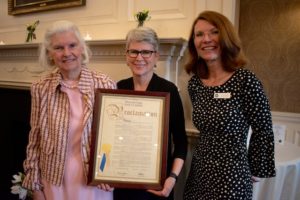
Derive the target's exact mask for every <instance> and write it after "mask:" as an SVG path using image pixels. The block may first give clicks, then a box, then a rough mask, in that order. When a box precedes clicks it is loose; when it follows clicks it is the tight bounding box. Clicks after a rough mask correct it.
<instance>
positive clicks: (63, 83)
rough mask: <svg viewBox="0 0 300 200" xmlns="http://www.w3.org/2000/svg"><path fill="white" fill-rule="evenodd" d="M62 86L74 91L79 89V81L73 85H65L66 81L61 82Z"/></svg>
mask: <svg viewBox="0 0 300 200" xmlns="http://www.w3.org/2000/svg"><path fill="white" fill-rule="evenodd" d="M60 84H61V85H62V86H64V87H66V88H69V89H74V88H77V87H78V81H76V82H75V83H74V84H73V85H69V84H67V83H65V82H64V81H62V80H61V81H60Z"/></svg>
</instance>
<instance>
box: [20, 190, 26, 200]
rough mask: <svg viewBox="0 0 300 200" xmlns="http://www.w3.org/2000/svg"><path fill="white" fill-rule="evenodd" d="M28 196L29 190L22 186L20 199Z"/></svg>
mask: <svg viewBox="0 0 300 200" xmlns="http://www.w3.org/2000/svg"><path fill="white" fill-rule="evenodd" d="M26 196H27V190H26V189H25V188H23V187H21V189H20V193H19V199H23V200H24V199H25V198H26Z"/></svg>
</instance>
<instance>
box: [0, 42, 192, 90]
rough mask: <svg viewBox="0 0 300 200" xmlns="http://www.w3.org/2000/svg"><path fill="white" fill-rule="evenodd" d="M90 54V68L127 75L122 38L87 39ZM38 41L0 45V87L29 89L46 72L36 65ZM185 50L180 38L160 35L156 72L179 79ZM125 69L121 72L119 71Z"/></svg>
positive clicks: (117, 76) (112, 73) (116, 74)
mask: <svg viewBox="0 0 300 200" xmlns="http://www.w3.org/2000/svg"><path fill="white" fill-rule="evenodd" d="M87 43H88V45H89V47H90V49H91V51H92V53H93V55H92V58H91V60H90V64H89V67H91V68H92V69H95V70H97V71H102V72H104V73H107V74H108V75H111V76H112V77H113V78H115V80H118V79H119V78H126V77H127V75H128V76H129V74H127V73H126V71H129V70H128V69H126V68H124V67H123V66H126V61H125V40H94V41H88V42H87ZM38 47H39V44H38V43H26V44H18V45H17V44H14V45H1V46H0V87H21V86H24V87H25V88H28V87H29V86H30V84H31V83H32V82H33V81H34V80H36V79H38V78H39V77H41V76H43V75H45V74H46V73H48V72H49V71H47V70H46V69H44V68H41V67H39V64H38ZM185 49H186V40H184V39H182V38H161V39H160V52H159V53H160V58H159V63H158V68H157V73H158V74H159V75H161V76H162V77H164V78H166V79H168V80H170V81H172V82H174V83H175V84H176V80H177V79H178V77H175V76H178V73H177V72H176V71H177V70H178V68H180V67H181V58H182V56H183V55H184V51H185ZM122 70H124V71H125V72H124V71H122Z"/></svg>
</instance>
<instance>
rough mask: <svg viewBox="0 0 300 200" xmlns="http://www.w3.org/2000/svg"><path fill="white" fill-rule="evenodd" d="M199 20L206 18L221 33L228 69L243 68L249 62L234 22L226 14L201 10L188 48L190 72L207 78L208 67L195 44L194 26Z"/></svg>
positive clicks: (224, 63) (222, 49) (224, 61)
mask: <svg viewBox="0 0 300 200" xmlns="http://www.w3.org/2000/svg"><path fill="white" fill-rule="evenodd" d="M199 20H205V21H207V22H209V23H210V24H212V25H214V26H215V27H216V28H217V29H218V30H219V33H220V38H219V41H220V48H221V59H222V62H223V66H224V68H225V70H226V71H235V70H236V69H238V68H242V67H243V66H244V65H245V64H246V63H247V58H246V56H245V55H244V53H243V50H242V44H241V41H240V38H239V36H238V34H237V32H236V31H235V29H234V26H233V24H232V23H231V22H230V21H229V19H228V18H227V17H225V16H224V15H222V14H220V13H218V12H215V11H204V12H201V13H200V14H199V15H198V17H197V18H196V19H195V20H194V22H193V25H192V29H191V32H190V36H189V40H188V50H189V54H190V58H189V61H188V63H187V64H186V65H185V70H186V72H187V73H188V74H190V73H193V74H196V75H198V76H199V77H201V78H207V76H208V69H207V65H206V63H205V61H204V60H203V59H202V58H199V56H198V54H197V50H196V47H195V45H194V37H195V35H194V28H195V25H196V23H197V22H198V21H199Z"/></svg>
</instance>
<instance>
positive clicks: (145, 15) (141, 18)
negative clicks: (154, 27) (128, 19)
mask: <svg viewBox="0 0 300 200" xmlns="http://www.w3.org/2000/svg"><path fill="white" fill-rule="evenodd" d="M134 18H135V19H136V20H137V21H138V27H140V26H143V25H144V22H145V21H146V20H147V19H148V20H149V19H150V18H151V17H150V15H149V10H143V11H140V12H137V13H135V14H134Z"/></svg>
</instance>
